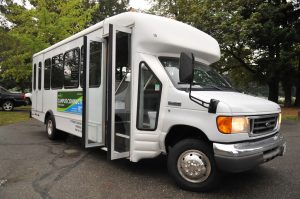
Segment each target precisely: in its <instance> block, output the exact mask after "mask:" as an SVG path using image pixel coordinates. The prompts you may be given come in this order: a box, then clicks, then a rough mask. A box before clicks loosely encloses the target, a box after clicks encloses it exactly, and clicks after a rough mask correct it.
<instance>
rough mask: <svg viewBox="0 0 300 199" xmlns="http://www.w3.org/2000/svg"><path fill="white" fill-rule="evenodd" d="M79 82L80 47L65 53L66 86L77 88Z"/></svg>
mask: <svg viewBox="0 0 300 199" xmlns="http://www.w3.org/2000/svg"><path fill="white" fill-rule="evenodd" d="M78 83H79V48H76V49H74V50H70V51H68V52H66V53H65V55H64V87H65V88H77V87H78Z"/></svg>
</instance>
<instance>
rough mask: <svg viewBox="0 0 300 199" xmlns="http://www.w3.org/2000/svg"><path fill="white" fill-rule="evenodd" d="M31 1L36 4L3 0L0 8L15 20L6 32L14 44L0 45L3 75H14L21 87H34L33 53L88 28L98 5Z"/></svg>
mask: <svg viewBox="0 0 300 199" xmlns="http://www.w3.org/2000/svg"><path fill="white" fill-rule="evenodd" d="M30 3H31V4H32V5H33V6H34V8H33V9H30V10H28V9H26V8H25V7H24V6H21V5H18V4H16V3H14V1H11V0H6V1H5V3H3V2H2V4H0V11H1V12H2V13H3V14H4V16H5V17H6V18H7V20H8V21H10V22H12V23H13V24H14V25H13V27H12V28H11V29H10V30H8V31H6V32H3V34H4V35H5V36H6V37H7V38H10V40H8V42H10V43H11V44H10V45H8V47H7V48H4V46H5V45H3V46H0V48H1V49H0V52H1V53H0V57H1V58H2V59H1V60H0V66H1V75H0V78H2V79H14V80H15V81H16V83H18V85H20V86H21V88H22V89H24V88H29V87H31V86H30V82H31V64H32V61H31V57H32V55H33V54H34V53H36V52H38V51H40V50H42V49H44V48H46V47H48V46H50V45H53V44H55V43H57V42H58V41H61V40H63V39H65V38H66V37H68V36H70V35H73V34H75V33H77V32H79V31H81V30H82V29H84V28H86V26H88V25H90V23H91V21H92V16H93V14H94V12H95V11H96V10H97V9H98V5H96V4H95V5H92V6H89V7H87V6H86V4H85V2H84V1H81V0H62V1H58V0H55V1H46V0H31V1H30ZM3 42H6V41H3Z"/></svg>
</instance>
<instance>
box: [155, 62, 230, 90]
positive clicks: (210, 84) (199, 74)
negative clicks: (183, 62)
mask: <svg viewBox="0 0 300 199" xmlns="http://www.w3.org/2000/svg"><path fill="white" fill-rule="evenodd" d="M159 60H160V62H161V63H162V65H163V66H164V68H165V70H166V71H167V73H168V75H169V77H170V78H171V80H172V82H173V84H174V86H175V87H176V88H177V89H187V88H189V84H184V83H180V81H179V58H176V57H159ZM193 89H199V90H228V89H229V90H232V87H231V85H230V84H229V83H228V82H227V81H226V80H225V79H224V78H223V77H222V76H221V75H219V74H218V73H217V72H216V71H215V70H214V69H213V68H212V67H210V66H208V65H205V64H203V63H200V62H197V61H196V62H195V71H194V79H193Z"/></svg>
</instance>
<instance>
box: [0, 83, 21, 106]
mask: <svg viewBox="0 0 300 199" xmlns="http://www.w3.org/2000/svg"><path fill="white" fill-rule="evenodd" d="M24 105H26V101H25V95H24V94H22V93H12V92H10V91H8V90H6V89H5V88H3V87H2V86H0V106H1V107H2V110H4V111H12V110H13V109H14V107H17V106H24Z"/></svg>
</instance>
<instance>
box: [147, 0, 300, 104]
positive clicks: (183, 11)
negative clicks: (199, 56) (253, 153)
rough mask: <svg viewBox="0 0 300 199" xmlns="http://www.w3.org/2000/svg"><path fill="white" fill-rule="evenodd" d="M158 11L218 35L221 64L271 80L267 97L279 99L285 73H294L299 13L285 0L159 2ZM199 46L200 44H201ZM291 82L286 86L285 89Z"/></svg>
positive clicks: (156, 10) (167, 0)
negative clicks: (293, 56) (296, 28)
mask: <svg viewBox="0 0 300 199" xmlns="http://www.w3.org/2000/svg"><path fill="white" fill-rule="evenodd" d="M155 2H156V5H155V6H154V8H153V9H154V11H155V12H157V13H159V14H161V15H166V16H172V17H175V18H176V19H177V20H179V21H183V22H186V23H189V24H191V25H193V26H195V27H196V28H199V29H201V30H203V31H204V32H207V33H208V34H210V35H212V36H213V37H215V38H216V39H217V40H218V41H219V43H220V47H221V51H222V56H223V58H222V62H219V63H217V67H218V68H219V69H222V70H223V71H224V70H225V71H229V72H234V71H237V70H239V69H241V68H243V70H242V71H247V73H248V75H250V77H255V78H256V79H257V80H258V81H260V82H263V83H266V84H268V87H269V99H270V100H272V101H274V102H278V88H279V82H280V80H282V75H281V74H282V72H283V71H284V72H285V73H286V74H288V75H293V74H292V71H293V70H294V68H295V66H294V65H292V64H291V62H290V61H289V62H287V60H289V58H290V57H289V56H290V55H291V54H293V53H292V52H293V50H294V49H293V47H292V46H294V45H295V43H296V42H297V39H296V38H297V33H296V31H295V24H296V23H297V20H299V13H296V12H294V8H293V6H292V4H291V3H287V2H286V1H285V0H268V1H265V0H234V1H231V0H214V1H210V0H189V1H184V0H156V1H155ZM199 45H200V44H199ZM289 86H290V83H287V84H286V88H287V89H286V90H288V87H289Z"/></svg>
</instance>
